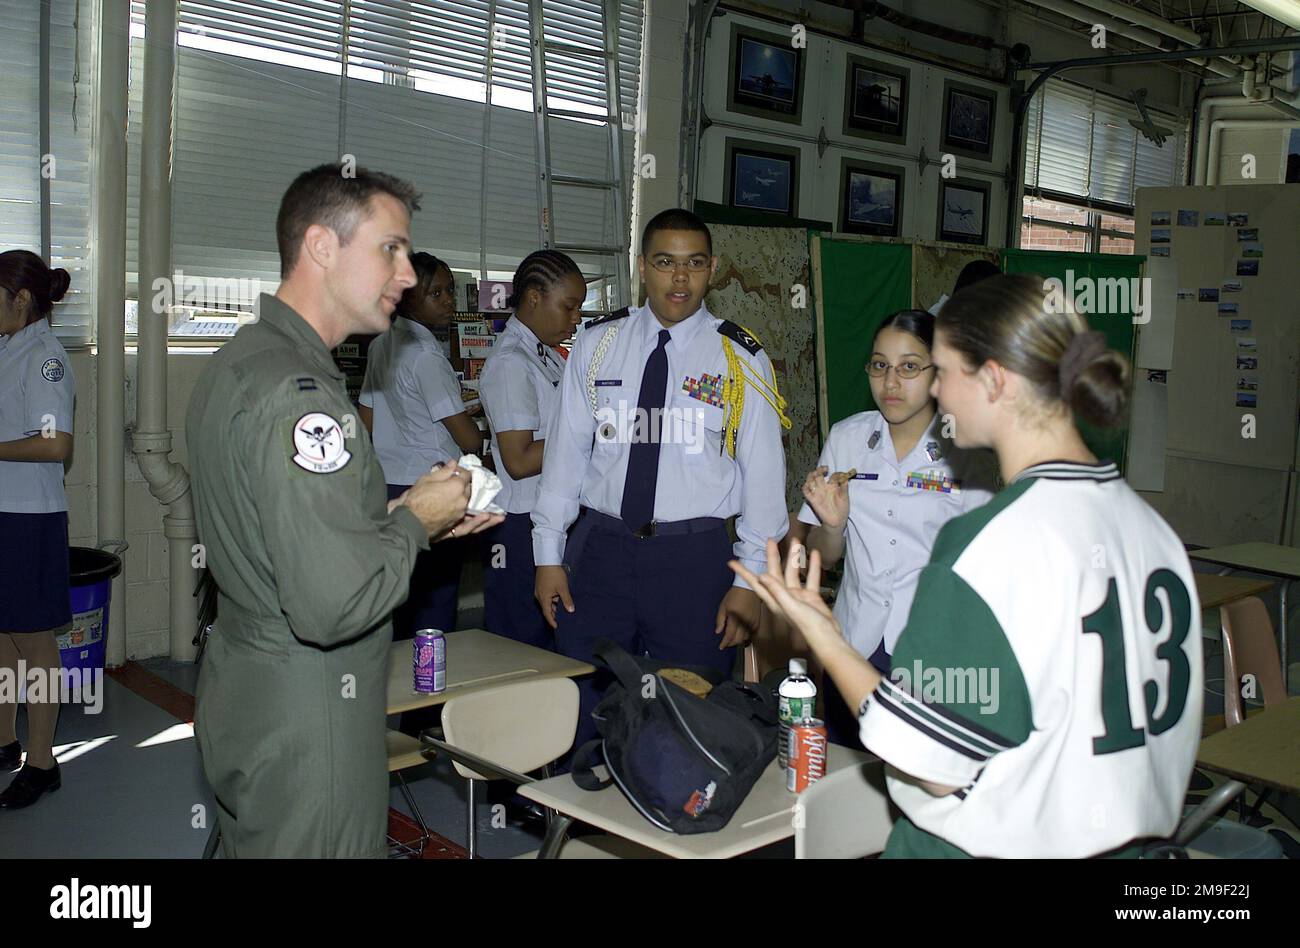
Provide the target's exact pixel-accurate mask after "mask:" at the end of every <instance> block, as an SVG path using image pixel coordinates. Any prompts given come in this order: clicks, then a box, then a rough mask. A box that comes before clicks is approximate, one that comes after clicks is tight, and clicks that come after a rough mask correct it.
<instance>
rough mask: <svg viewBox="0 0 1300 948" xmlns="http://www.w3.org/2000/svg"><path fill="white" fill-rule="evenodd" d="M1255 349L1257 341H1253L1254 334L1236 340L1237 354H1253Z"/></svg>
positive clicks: (1257, 348) (1257, 349)
mask: <svg viewBox="0 0 1300 948" xmlns="http://www.w3.org/2000/svg"><path fill="white" fill-rule="evenodd" d="M1257 351H1259V343H1257V342H1256V341H1255V337H1254V336H1247V337H1246V338H1244V339H1238V340H1237V355H1254V354H1255V353H1256V352H1257Z"/></svg>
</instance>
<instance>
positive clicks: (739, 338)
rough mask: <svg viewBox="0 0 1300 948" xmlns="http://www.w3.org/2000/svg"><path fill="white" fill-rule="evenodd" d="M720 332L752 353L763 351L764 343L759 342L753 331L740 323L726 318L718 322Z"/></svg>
mask: <svg viewBox="0 0 1300 948" xmlns="http://www.w3.org/2000/svg"><path fill="white" fill-rule="evenodd" d="M718 332H720V333H721V334H722V335H724V336H726V337H727V338H728V339H730V340H731V341H732V342H734V343H736V344H737V345H739V346H740V347H741V348H742V349H744V350H745V351H746V352H748V353H749V354H750V355H755V356H756V355H758V354H759V353H760V352H762V351H763V344H762V343H761V342H759V341H758V340H757V339H756V338H755V337H754V336H753V334H752V333H750V331H749V330H748V329H746V328H745V327H744V326H741V325H740V324H739V323H733V322H732V321H731V320H729V319H724V320H723V321H722V322H720V323H718Z"/></svg>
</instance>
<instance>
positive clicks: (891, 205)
mask: <svg viewBox="0 0 1300 948" xmlns="http://www.w3.org/2000/svg"><path fill="white" fill-rule="evenodd" d="M906 190H907V170H906V169H905V168H903V167H902V166H898V165H882V164H875V163H873V162H868V161H859V160H857V159H853V158H842V159H840V202H839V214H838V220H837V224H838V229H839V230H840V231H841V232H842V233H846V234H871V235H874V236H877V237H897V236H899V235H900V233H901V232H902V224H903V210H904V201H905V197H906Z"/></svg>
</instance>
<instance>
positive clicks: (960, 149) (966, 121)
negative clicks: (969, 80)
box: [940, 81, 998, 161]
mask: <svg viewBox="0 0 1300 948" xmlns="http://www.w3.org/2000/svg"><path fill="white" fill-rule="evenodd" d="M997 102H998V97H997V93H995V92H993V91H992V90H991V89H981V88H979V87H978V86H967V85H962V84H961V83H956V82H951V81H948V82H945V83H944V84H943V136H942V138H941V139H940V147H941V148H942V149H943V150H944V151H945V152H952V153H953V154H957V155H965V156H966V157H967V158H978V159H980V160H982V161H988V160H989V159H991V158H992V157H993V126H994V116H995V115H996V114H997Z"/></svg>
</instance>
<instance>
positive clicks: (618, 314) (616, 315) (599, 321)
mask: <svg viewBox="0 0 1300 948" xmlns="http://www.w3.org/2000/svg"><path fill="white" fill-rule="evenodd" d="M631 315H632V310H631V309H629V308H628V307H626V306H624V307H623V308H622V309H619V310H615V311H614V312H612V313H610V314H609V315H607V316H598V317H597V318H595V319H593V320H590V321H588V322H586V323H584V324H583V327H582V328H583V329H590V328H591V327H592V326H603V325H604V324H605V323H612V322H613V321H614V320H616V319H625V318H626V317H628V316H631Z"/></svg>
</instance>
